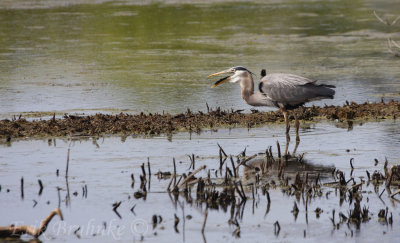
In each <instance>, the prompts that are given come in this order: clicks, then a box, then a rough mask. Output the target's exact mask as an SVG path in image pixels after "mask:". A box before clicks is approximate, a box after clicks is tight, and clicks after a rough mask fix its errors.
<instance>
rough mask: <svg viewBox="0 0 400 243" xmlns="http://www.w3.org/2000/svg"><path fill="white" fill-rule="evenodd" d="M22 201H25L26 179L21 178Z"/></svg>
mask: <svg viewBox="0 0 400 243" xmlns="http://www.w3.org/2000/svg"><path fill="white" fill-rule="evenodd" d="M21 199H24V177H21Z"/></svg>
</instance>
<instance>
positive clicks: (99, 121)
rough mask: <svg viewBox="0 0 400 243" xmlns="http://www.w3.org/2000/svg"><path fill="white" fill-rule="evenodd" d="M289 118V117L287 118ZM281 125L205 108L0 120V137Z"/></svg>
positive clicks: (358, 114)
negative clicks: (201, 109) (147, 112)
mask: <svg viewBox="0 0 400 243" xmlns="http://www.w3.org/2000/svg"><path fill="white" fill-rule="evenodd" d="M295 112H297V114H298V117H299V119H300V120H303V121H313V120H320V119H327V120H339V121H351V120H355V119H363V120H376V119H384V118H393V119H396V118H397V117H398V116H399V115H400V102H398V101H390V102H388V103H385V102H380V103H364V104H356V103H351V104H346V105H344V106H326V107H315V106H313V107H300V108H298V109H296V110H295ZM291 118H293V117H291ZM277 122H283V115H282V113H281V112H280V111H272V112H259V111H257V110H253V111H252V113H250V114H243V113H241V111H222V110H220V109H219V108H217V109H208V112H207V113H203V112H196V113H193V112H191V111H190V110H188V111H187V112H186V113H182V114H177V115H171V114H151V113H150V114H143V113H141V114H137V115H131V114H123V113H121V114H118V115H108V114H96V115H92V116H76V115H68V116H64V118H62V119H55V118H53V119H50V120H34V121H27V120H25V119H24V118H14V119H12V120H8V119H5V120H1V121H0V138H3V139H6V140H10V139H11V138H26V137H46V136H57V137H62V136H96V135H104V134H123V135H157V134H171V133H174V132H178V131H189V132H200V131H201V129H213V128H219V127H249V128H250V127H254V126H258V125H262V124H266V123H277Z"/></svg>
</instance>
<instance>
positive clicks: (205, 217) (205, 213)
mask: <svg viewBox="0 0 400 243" xmlns="http://www.w3.org/2000/svg"><path fill="white" fill-rule="evenodd" d="M207 216H208V208H206V211H205V212H204V222H203V226H202V227H201V233H202V234H204V230H205V228H206V223H207Z"/></svg>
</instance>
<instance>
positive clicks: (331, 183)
mask: <svg viewBox="0 0 400 243" xmlns="http://www.w3.org/2000/svg"><path fill="white" fill-rule="evenodd" d="M218 148H219V159H216V163H215V164H207V165H201V166H199V167H197V168H195V165H194V158H195V156H194V155H192V156H189V158H190V160H191V167H189V171H187V169H186V168H187V167H186V166H185V169H182V168H178V170H177V166H176V163H175V160H173V164H174V170H173V171H171V172H158V173H155V174H153V176H155V177H159V175H160V174H168V177H162V178H161V179H163V180H165V182H168V181H169V183H168V185H167V184H165V189H166V190H165V192H164V193H165V194H168V196H169V198H170V200H171V201H172V205H175V212H171V211H168V210H164V209H163V212H162V213H161V214H155V213H153V214H152V217H151V218H149V219H148V220H149V222H150V224H151V226H152V229H151V231H150V232H148V234H146V235H141V240H143V239H144V238H145V237H155V236H157V231H158V230H165V229H166V227H167V228H169V229H170V230H173V232H175V233H176V234H184V230H185V228H184V227H185V220H190V219H191V218H192V216H191V215H186V217H185V215H182V216H181V215H178V214H177V213H178V212H177V210H178V207H177V205H180V206H181V207H182V211H183V208H184V205H189V206H190V207H194V208H199V209H201V210H200V211H201V214H202V216H203V217H204V219H202V220H201V221H200V222H202V225H200V224H199V225H198V230H199V232H201V234H202V236H203V239H204V241H206V240H205V239H206V235H207V225H208V224H210V222H209V223H208V224H207V218H208V215H209V214H213V213H218V212H221V211H222V212H223V215H226V217H227V224H228V225H229V227H228V230H229V231H230V232H229V233H230V234H231V235H232V237H234V238H241V237H242V236H241V235H242V234H244V233H247V231H248V228H247V227H243V226H246V225H245V222H244V221H243V217H244V212H245V207H246V205H247V207H249V206H250V207H252V212H253V214H254V211H255V208H258V207H260V206H261V207H262V208H263V209H262V211H263V213H264V214H265V215H264V218H265V217H266V216H267V215H268V214H269V213H270V212H271V211H273V210H276V209H275V208H274V206H272V207H271V204H274V203H276V202H277V201H278V200H276V198H274V197H273V196H276V195H277V194H272V196H270V193H271V192H273V191H277V190H280V191H281V192H282V193H283V194H284V196H285V198H286V199H292V200H293V202H294V204H293V207H292V208H291V207H287V209H286V210H287V212H290V213H291V214H293V216H294V220H295V221H296V220H297V217H298V215H299V214H301V215H303V214H304V215H305V217H306V218H305V219H306V223H307V224H308V215H309V214H315V216H316V218H317V219H318V220H324V219H325V220H328V223H329V224H332V234H333V233H335V232H338V233H339V232H343V231H344V233H345V234H346V237H347V236H348V235H349V236H350V237H353V230H355V231H356V232H358V233H359V231H360V230H361V228H362V227H361V225H362V224H366V223H368V222H370V221H371V220H372V219H374V220H375V222H379V224H382V225H384V226H385V227H386V226H389V225H390V226H392V224H393V214H395V215H397V214H396V211H395V208H396V207H391V208H390V209H389V207H388V206H385V205H384V204H383V206H385V207H384V208H378V209H376V208H375V210H374V212H371V210H370V207H369V206H371V202H370V201H369V199H368V197H369V196H368V195H369V194H370V193H371V191H370V189H371V186H372V187H373V190H374V191H375V192H377V194H376V195H377V196H379V198H380V200H382V198H381V197H382V195H383V194H384V193H385V192H386V194H387V195H388V197H389V198H390V200H391V202H393V203H400V200H398V197H399V196H398V194H399V193H400V189H399V186H400V165H392V166H390V168H389V167H388V162H387V161H386V162H385V166H384V171H383V172H380V171H375V172H373V173H372V176H371V175H370V174H371V173H370V172H368V171H366V173H367V176H368V178H367V179H366V178H365V177H362V176H361V177H353V176H352V173H353V169H354V166H353V159H351V160H350V166H351V169H352V171H351V173H350V178H348V177H347V178H346V175H345V173H344V172H343V171H341V170H338V169H337V168H335V167H329V166H322V165H312V164H309V163H307V161H306V160H305V159H304V157H303V155H296V154H284V155H279V154H278V156H277V155H274V154H273V152H272V147H268V149H266V151H265V152H263V153H258V154H254V155H252V156H246V155H245V151H243V152H241V153H239V155H237V156H233V155H228V154H226V153H225V151H224V150H223V148H222V147H221V146H220V145H218ZM279 150H280V149H279V145H278V147H277V151H279ZM68 158H69V153H68V156H67V164H68V160H69V159H68ZM192 165H193V166H192ZM138 169H139V168H138ZM179 171H180V172H182V171H185V172H186V173H179ZM127 176H130V178H131V180H132V181H131V182H129V183H130V184H129V186H128V187H127V188H130V189H135V188H134V187H135V184H134V182H135V175H134V174H133V173H132V174H130V175H127ZM151 176H152V174H151V165H150V159H148V162H147V166H145V163H142V164H141V166H140V173H139V174H136V178H140V185H139V188H137V191H136V192H134V193H133V195H134V197H133V198H134V199H133V198H132V200H141V201H142V200H143V204H141V206H142V209H141V210H139V211H138V212H137V213H138V214H141V213H142V212H143V210H144V211H146V210H152V209H153V208H151V209H143V206H144V205H145V204H146V196H147V195H148V194H149V193H152V192H151V187H150V181H151ZM131 183H132V184H131ZM370 185H371V186H370ZM381 186H384V187H385V188H384V189H383V191H382V192H380V191H381V190H380V187H381ZM39 187H40V190H46V188H43V187H42V186H41V185H40V183H39ZM22 190H23V184H22V179H21V193H22ZM392 190H393V192H392ZM85 191H87V188H86V189H85ZM378 192H380V193H378ZM61 193H63V194H64V193H66V194H67V196H66V197H65V198H68V197H69V196H68V193H69V190H68V176H67V174H66V190H62V192H61ZM155 193H157V194H159V195H161V194H160V193H162V192H159V191H158V192H155ZM129 194H130V195H132V192H130V193H129ZM58 197H59V207H60V203H61V201H60V190H58ZM330 197H332V198H333V197H336V198H337V199H338V200H339V208H337V207H336V208H334V209H332V210H329V211H327V209H326V207H324V206H326V205H324V204H323V203H322V205H316V202H320V201H321V202H322V200H323V199H325V198H326V199H328V198H329V200H331V199H330ZM271 198H272V200H271ZM129 199H130V196H129ZM21 200H22V198H21ZM281 200H282V199H281ZM247 202H250V203H247ZM261 202H265V203H266V208H265V209H264V205H265V203H261ZM312 202H314V203H312ZM123 203H125V204H126V200H121V199H116V202H115V203H114V204H112V210H113V211H114V214H115V217H117V218H119V220H122V218H124V217H126V212H125V214H124V213H123V212H119V211H118V209H119V208H120V206H121V205H122V204H123ZM65 205H66V207H68V205H69V202H68V201H67V200H65ZM150 205H151V206H150ZM150 205H149V206H150V207H154V204H153V203H151V204H150ZM312 205H315V206H316V207H315V208H312V209H311V208H309V207H311V206H312ZM346 205H347V206H346ZM135 206H136V203H135V204H134V205H133V206H132V207H131V209H130V211H131V212H132V214H134V215H135V216H136V213H135V210H134V209H135ZM57 210H60V209H59V208H58V209H57ZM121 211H124V210H123V209H121ZM56 212H58V211H56ZM171 213H173V219H172V221H173V222H171V220H169V221H167V222H164V220H163V218H168V216H169V215H170V214H171ZM53 214H55V213H53ZM57 214H58V213H57ZM59 214H60V217H61V218H62V216H61V211H60V213H59ZM323 214H328V215H331V217H324V216H323ZM53 216H54V215H53ZM138 216H139V217H140V215H138ZM49 217H50V216H49ZM51 217H52V216H51ZM247 217H248V216H247ZM198 221H199V220H198ZM45 222H47V223H48V222H50V220H48V221H45ZM104 222H105V221H104ZM272 222H274V223H272ZM47 223H46V224H45V225H47ZM211 223H213V222H211ZM269 224H270V225H271V227H270V229H271V233H272V232H273V233H274V235H275V236H276V237H286V236H283V235H285V234H287V232H285V229H286V228H287V227H290V225H292V224H291V223H290V224H289V225H288V224H287V221H285V220H284V219H279V221H278V220H275V219H273V220H272V221H270V223H269ZM27 227H28V228H29V227H30V226H21V227H20V228H15V227H14V226H12V225H11V226H0V239H1V237H9V236H10V235H12V236H14V237H20V236H21V234H24V233H29V234H31V235H33V236H34V237H39V236H40V234H41V233H42V232H44V229H45V226H43V227H44V228H43V227H42V228H40V229H34V228H32V227H31V228H29V230H27ZM272 227H273V228H272ZM104 228H106V223H104ZM79 230H80V226H79V227H77V228H76V229H75V231H74V232H71V234H72V233H73V234H74V235H76V237H78V238H80V237H81V236H80V233H79ZM263 230H265V229H263ZM281 232H284V233H281ZM300 234H301V235H302V236H303V237H306V236H307V231H306V230H304V231H302V232H301V233H300ZM95 236H96V234H93V236H91V237H95Z"/></svg>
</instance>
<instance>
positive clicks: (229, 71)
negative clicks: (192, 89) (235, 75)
mask: <svg viewBox="0 0 400 243" xmlns="http://www.w3.org/2000/svg"><path fill="white" fill-rule="evenodd" d="M225 73H232V71H231V70H230V69H227V70H224V71H222V72H218V73H213V74H211V75H208V76H207V78H209V77H212V76H216V75H220V74H225Z"/></svg>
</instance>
